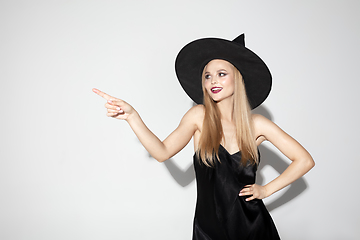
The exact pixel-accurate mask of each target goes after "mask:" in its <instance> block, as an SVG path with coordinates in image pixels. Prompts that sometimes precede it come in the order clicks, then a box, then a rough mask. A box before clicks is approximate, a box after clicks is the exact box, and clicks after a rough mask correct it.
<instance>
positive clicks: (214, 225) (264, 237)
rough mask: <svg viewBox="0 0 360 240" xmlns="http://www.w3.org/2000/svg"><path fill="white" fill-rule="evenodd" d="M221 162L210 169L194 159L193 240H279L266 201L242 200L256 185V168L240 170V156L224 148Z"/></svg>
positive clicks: (221, 150) (248, 166)
mask: <svg viewBox="0 0 360 240" xmlns="http://www.w3.org/2000/svg"><path fill="white" fill-rule="evenodd" d="M219 159H220V162H217V163H216V165H215V166H214V167H212V168H210V167H207V166H205V165H204V164H203V163H202V162H201V160H199V159H198V158H197V157H196V155H195V156H194V167H195V172H196V182H197V203H196V210H195V217H194V228H193V240H242V239H246V240H258V239H259V240H273V239H280V237H279V235H278V233H277V230H276V227H275V224H274V222H273V221H272V219H271V216H270V214H269V212H268V211H267V209H266V207H265V205H264V203H263V201H262V200H259V199H254V200H252V201H248V202H247V201H245V199H246V198H247V197H249V196H239V192H240V190H241V189H243V187H244V186H245V185H248V184H253V183H255V177H256V170H257V166H256V165H251V164H248V165H247V166H246V167H243V166H241V165H240V160H241V154H240V152H237V153H235V154H232V155H231V154H229V153H228V152H227V151H226V149H225V148H224V147H223V146H221V145H220V147H219Z"/></svg>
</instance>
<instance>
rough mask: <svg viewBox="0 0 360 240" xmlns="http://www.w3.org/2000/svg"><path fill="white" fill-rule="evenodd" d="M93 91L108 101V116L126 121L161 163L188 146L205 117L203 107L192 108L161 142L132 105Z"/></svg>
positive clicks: (96, 90) (106, 105)
mask: <svg viewBox="0 0 360 240" xmlns="http://www.w3.org/2000/svg"><path fill="white" fill-rule="evenodd" d="M93 91H94V92H95V93H96V94H98V95H99V96H101V97H103V98H104V99H106V100H107V103H106V104H105V107H106V108H107V110H108V113H107V116H109V117H113V118H117V119H122V120H126V121H127V122H128V123H129V125H130V127H131V129H132V130H133V131H134V133H135V135H136V136H137V137H138V139H139V140H140V142H141V143H142V145H143V146H144V147H145V149H146V150H147V151H148V152H149V153H150V154H151V156H152V157H153V158H155V159H156V160H157V161H159V162H163V161H165V160H167V159H169V158H171V157H172V156H174V155H175V154H176V153H178V152H179V151H180V150H181V149H183V148H184V147H185V146H186V144H187V143H188V142H189V141H190V139H191V137H192V136H193V135H194V133H195V131H197V130H198V122H199V119H201V116H202V115H203V107H202V106H199V105H198V106H195V107H193V108H191V109H190V110H189V111H188V112H187V113H186V114H185V115H184V117H183V118H182V120H181V122H180V124H179V126H178V127H177V128H176V129H175V130H174V131H173V132H172V133H171V134H170V135H169V136H168V137H167V138H166V139H165V140H164V141H160V139H159V138H158V137H157V136H156V135H155V134H153V133H152V132H151V131H150V130H149V129H148V128H147V126H146V125H145V123H144V122H143V121H142V119H141V117H140V115H139V114H138V113H137V111H136V110H135V109H134V108H133V107H132V106H131V105H130V104H128V103H126V102H125V101H123V100H120V99H117V98H114V97H112V96H110V95H108V94H106V93H104V92H101V91H100V90H98V89H93Z"/></svg>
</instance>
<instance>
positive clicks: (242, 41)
mask: <svg viewBox="0 0 360 240" xmlns="http://www.w3.org/2000/svg"><path fill="white" fill-rule="evenodd" d="M233 42H236V43H239V44H241V45H243V46H244V47H245V34H244V33H243V34H241V35H239V36H238V37H237V38H235V39H234V40H233Z"/></svg>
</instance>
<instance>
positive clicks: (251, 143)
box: [196, 64, 259, 167]
mask: <svg viewBox="0 0 360 240" xmlns="http://www.w3.org/2000/svg"><path fill="white" fill-rule="evenodd" d="M231 66H232V67H233V70H234V80H235V88H234V104H233V114H232V116H233V121H234V122H235V127H236V141H237V144H238V147H239V149H240V151H241V164H242V165H244V166H245V165H246V164H247V163H248V161H250V163H252V164H258V159H259V155H258V150H257V145H256V141H255V137H254V130H253V121H252V118H251V108H250V104H249V101H248V98H247V95H246V90H245V85H244V80H243V77H242V75H241V74H240V72H239V70H238V69H237V68H236V67H234V66H233V65H232V64H231ZM205 68H206V66H205ZM205 68H204V69H205ZM204 80H205V78H204V72H203V74H202V83H203V84H202V90H203V94H204V99H203V103H204V106H205V116H204V120H203V127H202V131H201V136H200V139H199V145H198V149H197V150H196V154H197V156H198V157H199V158H200V159H201V161H202V162H203V163H204V164H205V165H206V166H208V167H213V166H214V163H215V161H216V160H218V161H220V160H219V155H218V153H219V146H220V143H221V140H222V139H223V138H224V133H223V129H222V124H221V113H220V110H219V108H218V106H217V104H216V102H214V100H213V99H212V98H211V97H210V96H209V94H208V93H207V91H206V89H205V87H204Z"/></svg>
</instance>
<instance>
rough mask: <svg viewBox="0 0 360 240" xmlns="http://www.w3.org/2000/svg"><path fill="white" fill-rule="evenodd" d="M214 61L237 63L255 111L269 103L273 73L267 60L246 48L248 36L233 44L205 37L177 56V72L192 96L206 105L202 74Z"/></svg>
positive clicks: (182, 84) (187, 46)
mask: <svg viewBox="0 0 360 240" xmlns="http://www.w3.org/2000/svg"><path fill="white" fill-rule="evenodd" d="M214 59H222V60H226V61H228V62H230V63H231V64H233V65H234V66H235V67H236V68H237V69H238V70H239V71H240V73H241V75H242V76H243V79H244V83H245V89H246V94H247V96H248V100H249V103H250V106H251V109H254V108H256V107H257V106H259V105H260V104H261V103H262V102H264V101H265V99H266V98H267V96H268V95H269V93H270V90H271V84H272V78H271V73H270V71H269V69H268V67H267V66H266V64H265V63H264V61H263V60H262V59H261V58H260V57H259V56H258V55H256V54H255V53H254V52H252V51H251V50H250V49H248V48H246V47H245V41H244V34H242V35H240V36H239V37H237V38H236V39H234V40H233V41H229V40H225V39H220V38H202V39H198V40H195V41H193V42H190V43H189V44H187V45H186V46H185V47H183V48H182V49H181V50H180V52H179V54H178V55H177V57H176V61H175V71H176V75H177V77H178V80H179V82H180V84H181V86H182V87H183V89H184V90H185V92H186V93H187V95H189V97H190V98H191V99H192V100H193V101H194V102H196V103H197V104H201V103H203V92H202V80H201V78H202V76H201V75H202V71H203V69H204V67H205V66H206V64H207V63H208V62H210V61H211V60H214Z"/></svg>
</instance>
